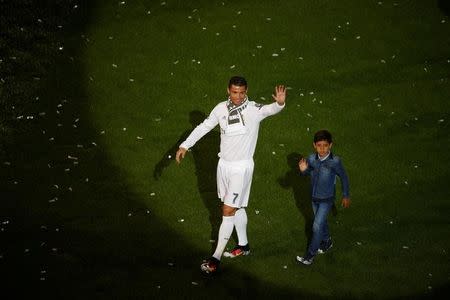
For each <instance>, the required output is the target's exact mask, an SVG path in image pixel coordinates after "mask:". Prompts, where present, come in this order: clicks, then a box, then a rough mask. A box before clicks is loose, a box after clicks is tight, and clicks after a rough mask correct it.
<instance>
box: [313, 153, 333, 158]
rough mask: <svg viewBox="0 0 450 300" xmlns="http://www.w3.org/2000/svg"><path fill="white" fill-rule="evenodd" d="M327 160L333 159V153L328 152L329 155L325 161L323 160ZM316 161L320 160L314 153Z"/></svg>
mask: <svg viewBox="0 0 450 300" xmlns="http://www.w3.org/2000/svg"><path fill="white" fill-rule="evenodd" d="M328 159H333V152H330V155H328V157H327V159H325V160H328ZM316 160H320V158H319V154H318V153H317V152H316Z"/></svg>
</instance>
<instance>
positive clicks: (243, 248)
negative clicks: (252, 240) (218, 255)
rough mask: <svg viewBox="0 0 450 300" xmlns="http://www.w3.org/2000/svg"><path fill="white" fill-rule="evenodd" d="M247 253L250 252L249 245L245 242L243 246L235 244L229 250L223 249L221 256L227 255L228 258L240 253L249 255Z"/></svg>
mask: <svg viewBox="0 0 450 300" xmlns="http://www.w3.org/2000/svg"><path fill="white" fill-rule="evenodd" d="M249 254H250V246H249V245H248V244H247V245H245V246H239V245H237V246H236V247H234V249H233V250H231V251H230V252H228V251H225V252H224V253H223V256H225V257H229V258H235V257H238V256H241V255H249Z"/></svg>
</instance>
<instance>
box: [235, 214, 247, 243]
mask: <svg viewBox="0 0 450 300" xmlns="http://www.w3.org/2000/svg"><path fill="white" fill-rule="evenodd" d="M234 227H236V233H237V236H238V239H239V242H238V245H239V246H245V245H247V244H248V240H247V212H246V211H245V208H240V209H238V210H237V211H236V214H235V215H234Z"/></svg>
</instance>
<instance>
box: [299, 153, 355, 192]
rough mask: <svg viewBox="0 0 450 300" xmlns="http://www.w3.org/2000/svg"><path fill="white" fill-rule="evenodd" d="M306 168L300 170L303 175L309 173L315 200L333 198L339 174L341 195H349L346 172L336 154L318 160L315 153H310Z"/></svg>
mask: <svg viewBox="0 0 450 300" xmlns="http://www.w3.org/2000/svg"><path fill="white" fill-rule="evenodd" d="M307 162H308V168H307V169H306V170H305V171H304V172H302V174H304V175H311V187H312V189H311V194H312V195H311V196H312V198H313V199H317V200H334V198H335V194H336V190H335V185H336V175H337V176H339V178H340V179H341V183H342V196H343V197H345V198H347V197H349V196H350V187H349V183H348V177H347V173H346V172H345V169H344V166H343V165H342V162H341V159H340V158H339V157H338V156H333V153H330V155H329V156H328V157H327V158H326V159H325V160H324V161H320V159H319V155H318V154H317V153H315V154H311V155H310V156H308V158H307Z"/></svg>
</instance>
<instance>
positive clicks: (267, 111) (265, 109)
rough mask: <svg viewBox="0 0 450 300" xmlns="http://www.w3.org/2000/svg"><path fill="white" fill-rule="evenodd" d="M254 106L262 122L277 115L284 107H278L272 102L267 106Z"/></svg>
mask: <svg viewBox="0 0 450 300" xmlns="http://www.w3.org/2000/svg"><path fill="white" fill-rule="evenodd" d="M255 106H256V107H257V108H258V114H259V116H260V118H261V120H262V119H265V118H267V117H269V116H273V115H275V114H277V113H279V112H280V111H281V110H282V109H283V108H284V107H285V106H286V104H283V105H279V104H278V103H277V102H274V103H272V104H267V105H262V104H255Z"/></svg>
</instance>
